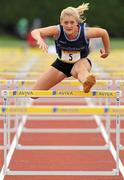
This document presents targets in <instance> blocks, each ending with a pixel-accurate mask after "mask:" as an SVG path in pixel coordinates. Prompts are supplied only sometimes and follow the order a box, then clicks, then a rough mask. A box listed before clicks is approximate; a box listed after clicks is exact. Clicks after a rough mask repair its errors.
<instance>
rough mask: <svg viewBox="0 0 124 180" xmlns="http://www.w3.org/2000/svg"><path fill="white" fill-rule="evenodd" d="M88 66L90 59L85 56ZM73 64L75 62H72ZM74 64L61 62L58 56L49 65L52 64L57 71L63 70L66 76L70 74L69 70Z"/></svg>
mask: <svg viewBox="0 0 124 180" xmlns="http://www.w3.org/2000/svg"><path fill="white" fill-rule="evenodd" d="M87 60H88V62H89V64H90V66H91V67H92V63H91V61H90V60H89V59H88V58H87ZM74 64H75V63H74ZM74 64H71V63H66V62H63V61H61V60H59V59H58V58H57V59H56V60H55V61H54V62H53V63H52V64H51V66H53V67H54V68H56V69H58V70H59V71H61V72H63V73H64V74H65V75H66V76H67V77H70V76H72V75H71V70H72V68H73V66H74Z"/></svg>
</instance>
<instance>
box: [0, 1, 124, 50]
mask: <svg viewBox="0 0 124 180" xmlns="http://www.w3.org/2000/svg"><path fill="white" fill-rule="evenodd" d="M83 2H84V1H82V0H45V1H43V0H21V1H17V0H8V1H5V0H0V47H4V46H6V45H7V46H25V43H26V41H25V40H26V39H27V34H28V33H29V32H30V31H31V29H33V28H35V27H41V26H49V25H54V24H58V23H59V16H60V13H61V11H62V10H63V8H66V7H68V6H74V7H77V6H79V5H80V4H82V3H83ZM87 2H89V3H90V9H89V11H87V12H86V14H85V16H86V22H87V23H88V25H89V26H99V27H102V28H106V29H107V30H108V32H109V35H110V38H111V47H112V48H123V47H124V39H123V38H124V28H123V22H124V15H123V12H124V0H88V1H85V3H87Z"/></svg>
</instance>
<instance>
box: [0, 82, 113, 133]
mask: <svg viewBox="0 0 124 180" xmlns="http://www.w3.org/2000/svg"><path fill="white" fill-rule="evenodd" d="M0 82H1V84H4V85H5V84H10V83H9V82H10V80H9V81H8V80H5V79H4V80H1V81H0ZM35 82H36V80H34V79H28V80H24V79H20V80H18V79H16V80H15V79H14V80H11V85H12V86H13V88H14V90H18V89H22V90H24V89H25V86H26V87H27V86H28V87H29V86H31V85H33V84H34V83H35ZM112 83H113V82H112V80H97V81H96V84H95V87H101V86H104V87H107V90H110V87H111V85H112ZM58 86H64V87H66V86H72V87H77V88H80V87H82V84H81V83H80V82H79V81H78V80H72V79H70V80H67V79H66V80H63V81H62V82H61V83H60V84H59V85H58ZM7 89H9V88H7ZM61 100H62V99H61ZM99 100H100V102H101V100H102V98H99ZM106 100H107V99H106ZM15 101H16V100H15ZM15 103H16V102H15ZM101 104H102V103H101ZM107 104H108V103H107ZM16 118H17V117H16ZM45 118H46V117H45ZM59 118H61V117H59ZM65 118H66V116H65ZM82 118H83V117H82ZM89 118H90V116H89ZM14 119H15V118H14ZM46 119H47V118H46ZM67 119H69V118H68V117H67ZM71 119H73V117H71ZM77 119H81V118H80V117H78V118H77ZM107 122H108V121H107ZM107 125H108V123H107ZM107 125H106V126H107ZM16 126H17V121H15V127H16ZM9 129H10V128H9ZM15 131H16V128H14V127H13V128H11V129H10V132H15ZM27 131H28V130H27ZM96 131H99V129H84V132H89V133H90V132H91V133H96ZM0 132H3V129H0ZM25 132H26V128H25ZM33 132H37V131H35V130H33ZM82 132H83V130H82Z"/></svg>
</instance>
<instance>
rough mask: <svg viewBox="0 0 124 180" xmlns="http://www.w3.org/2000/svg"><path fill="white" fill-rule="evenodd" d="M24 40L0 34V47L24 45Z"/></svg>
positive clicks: (25, 44)
mask: <svg viewBox="0 0 124 180" xmlns="http://www.w3.org/2000/svg"><path fill="white" fill-rule="evenodd" d="M25 46H27V43H26V41H25V40H20V39H18V38H16V37H14V36H8V35H7V36H0V47H25Z"/></svg>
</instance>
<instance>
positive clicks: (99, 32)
mask: <svg viewBox="0 0 124 180" xmlns="http://www.w3.org/2000/svg"><path fill="white" fill-rule="evenodd" d="M86 37H87V39H90V38H102V43H103V48H102V49H100V53H101V57H102V58H106V57H107V56H108V55H109V48H110V40H109V35H108V32H107V31H106V30H105V29H102V28H94V27H93V28H92V27H91V28H90V27H89V28H86Z"/></svg>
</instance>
